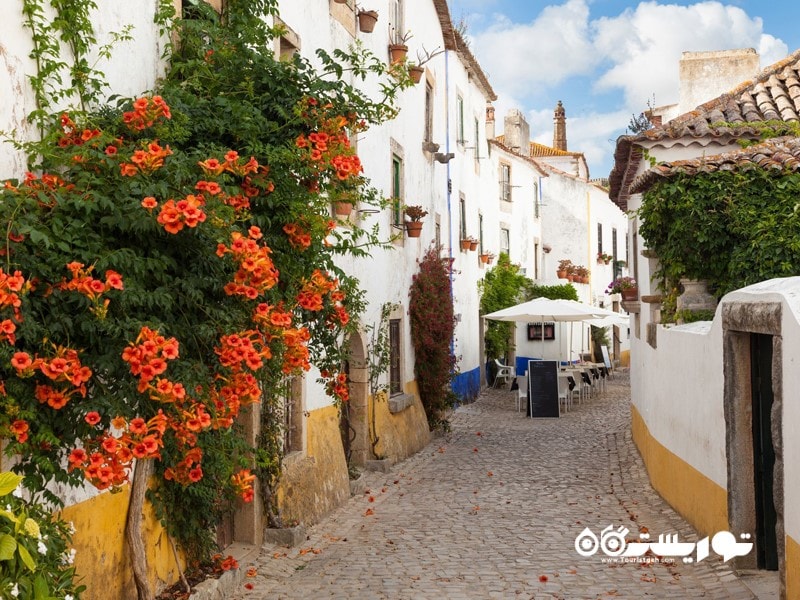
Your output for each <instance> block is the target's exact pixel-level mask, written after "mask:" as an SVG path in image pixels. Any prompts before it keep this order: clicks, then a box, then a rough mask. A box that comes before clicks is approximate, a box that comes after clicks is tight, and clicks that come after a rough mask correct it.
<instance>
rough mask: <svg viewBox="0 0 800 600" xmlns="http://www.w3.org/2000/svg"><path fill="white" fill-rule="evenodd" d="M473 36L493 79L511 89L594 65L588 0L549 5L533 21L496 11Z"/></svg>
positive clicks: (553, 80)
mask: <svg viewBox="0 0 800 600" xmlns="http://www.w3.org/2000/svg"><path fill="white" fill-rule="evenodd" d="M472 41H473V43H472V47H473V48H474V49H475V50H476V51H477V53H478V55H479V56H480V60H481V65H482V66H483V68H484V70H485V71H486V72H487V73H489V74H490V75H491V78H492V85H493V86H496V87H497V88H498V89H502V90H503V91H504V92H509V93H511V94H522V93H523V92H530V91H531V89H534V90H535V89H536V88H537V87H540V86H552V85H556V84H558V83H559V82H561V81H563V80H565V79H567V78H569V77H571V76H573V75H578V74H586V73H589V72H591V69H592V68H593V67H594V53H593V50H592V46H591V42H590V39H589V8H588V6H587V4H586V1H585V0H567V2H565V3H564V4H562V5H558V6H547V7H545V8H544V9H543V10H542V12H541V13H539V15H538V16H537V18H536V19H535V20H534V21H532V22H531V23H512V22H511V21H510V20H509V19H508V18H507V17H505V16H503V15H494V16H493V18H492V21H491V24H490V25H489V26H488V28H487V29H485V30H483V31H481V32H479V33H477V34H475V35H473V36H472Z"/></svg>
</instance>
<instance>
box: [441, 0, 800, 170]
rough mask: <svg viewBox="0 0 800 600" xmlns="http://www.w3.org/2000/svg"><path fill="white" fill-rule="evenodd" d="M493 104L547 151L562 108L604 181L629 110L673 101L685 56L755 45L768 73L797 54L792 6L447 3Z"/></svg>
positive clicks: (576, 142) (573, 137)
mask: <svg viewBox="0 0 800 600" xmlns="http://www.w3.org/2000/svg"><path fill="white" fill-rule="evenodd" d="M448 4H449V6H450V12H451V14H452V16H453V20H454V21H455V22H459V21H460V20H462V19H463V20H464V21H465V22H466V24H467V33H468V38H469V40H470V47H471V49H472V51H473V53H474V54H475V55H476V57H477V58H478V60H479V62H480V63H481V66H482V67H483V69H484V71H486V73H487V75H488V76H489V81H490V82H491V84H492V86H493V87H494V90H495V92H497V94H498V96H499V98H498V100H497V102H496V103H495V107H496V108H497V120H498V127H502V117H503V115H505V113H506V112H507V110H508V109H510V108H519V109H520V110H522V111H523V112H524V113H525V115H526V116H527V119H528V122H529V123H530V124H531V137H532V138H533V139H534V140H535V141H538V142H541V143H544V144H547V145H552V139H553V109H554V108H555V105H556V102H557V101H558V100H561V101H562V102H563V103H564V107H565V109H566V111H567V141H568V147H569V149H570V150H573V151H577V152H583V153H584V154H585V155H586V158H587V161H588V162H589V169H590V173H591V176H592V177H606V176H608V173H609V171H610V170H611V167H612V165H613V159H612V154H613V151H614V142H615V140H616V139H617V137H618V136H620V135H622V134H624V133H625V128H626V126H627V125H628V123H629V122H630V119H631V116H632V114H637V115H638V114H639V113H640V112H642V110H644V109H646V108H647V103H648V101H649V102H650V103H651V104H653V103H654V106H661V105H666V104H673V103H676V102H677V101H678V61H679V59H680V56H681V52H683V51H693V52H698V51H705V50H729V49H734V48H755V49H756V51H758V53H759V54H760V57H761V67H762V68H764V67H766V66H768V65H770V64H772V63H774V62H776V61H778V60H780V59H782V58H784V57H785V56H786V55H788V54H790V53H791V52H794V51H795V50H797V49H800V27H798V22H800V2H799V1H798V0H778V1H774V0H773V1H769V0H730V1H728V2H719V1H706V2H673V3H669V4H668V3H663V2H657V1H649V2H630V1H624V0H562V1H561V2H556V1H553V2H545V1H540V0H449V2H448ZM709 100H710V98H709Z"/></svg>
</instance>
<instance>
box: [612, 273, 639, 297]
mask: <svg viewBox="0 0 800 600" xmlns="http://www.w3.org/2000/svg"><path fill="white" fill-rule="evenodd" d="M635 287H638V286H637V284H636V280H635V279H634V278H633V277H628V276H624V277H617V278H616V279H615V280H614V281H612V282H611V283H609V284H608V289H607V290H606V293H607V294H619V293H620V292H621V291H622V290H630V289H633V288H635Z"/></svg>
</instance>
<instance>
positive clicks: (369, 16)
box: [358, 9, 378, 33]
mask: <svg viewBox="0 0 800 600" xmlns="http://www.w3.org/2000/svg"><path fill="white" fill-rule="evenodd" d="M377 22H378V11H377V10H364V9H360V10H359V11H358V28H359V29H360V30H361V31H362V32H363V33H372V31H373V30H374V29H375V23H377Z"/></svg>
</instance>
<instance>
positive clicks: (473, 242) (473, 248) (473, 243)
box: [469, 238, 478, 252]
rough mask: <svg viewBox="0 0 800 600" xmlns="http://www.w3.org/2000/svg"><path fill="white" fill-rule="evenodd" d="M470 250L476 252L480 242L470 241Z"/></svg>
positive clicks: (473, 239)
mask: <svg viewBox="0 0 800 600" xmlns="http://www.w3.org/2000/svg"><path fill="white" fill-rule="evenodd" d="M469 249H470V250H472V251H473V252H475V250H477V249H478V240H476V239H475V238H472V239H470V240H469Z"/></svg>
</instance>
